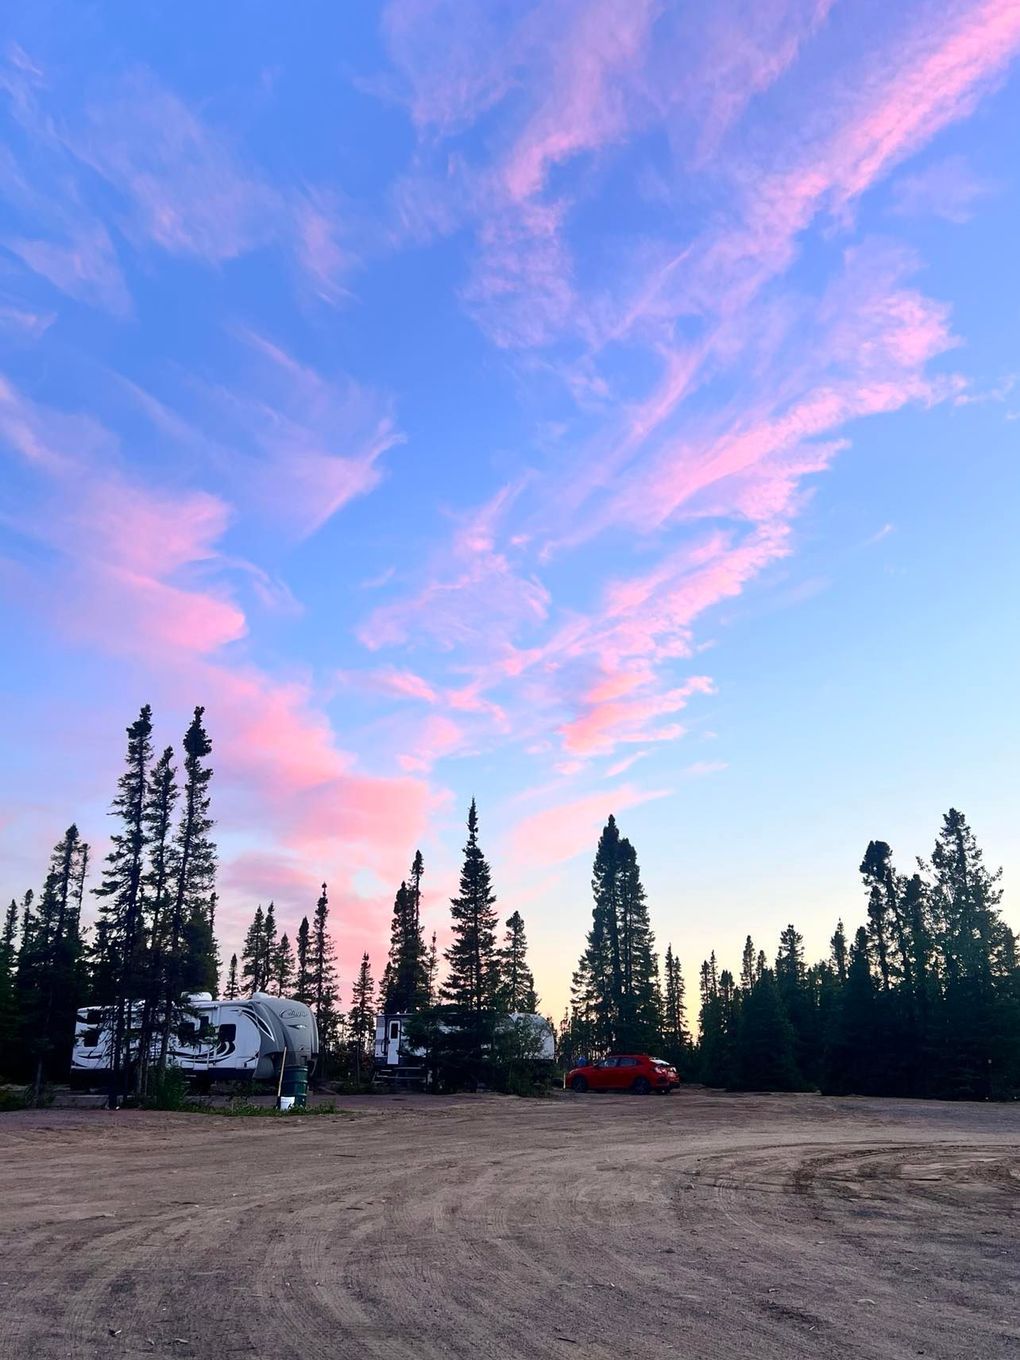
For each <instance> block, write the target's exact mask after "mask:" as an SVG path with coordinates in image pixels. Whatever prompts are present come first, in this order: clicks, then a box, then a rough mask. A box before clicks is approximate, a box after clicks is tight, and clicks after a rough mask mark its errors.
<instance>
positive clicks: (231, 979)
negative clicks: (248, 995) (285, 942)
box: [223, 935, 287, 1001]
mask: <svg viewBox="0 0 1020 1360" xmlns="http://www.w3.org/2000/svg"><path fill="white" fill-rule="evenodd" d="M283 938H284V939H286V938H287V937H286V935H285V936H284V937H283ZM223 995H224V996H225V997H226V999H227V1000H228V1001H236V1000H237V998H238V997H239V996H240V995H241V989H240V986H239V985H238V981H237V955H236V954H231V956H230V968H229V970H228V972H227V985H226V987H224V989H223Z"/></svg>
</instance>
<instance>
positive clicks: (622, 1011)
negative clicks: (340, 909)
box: [0, 705, 1020, 1098]
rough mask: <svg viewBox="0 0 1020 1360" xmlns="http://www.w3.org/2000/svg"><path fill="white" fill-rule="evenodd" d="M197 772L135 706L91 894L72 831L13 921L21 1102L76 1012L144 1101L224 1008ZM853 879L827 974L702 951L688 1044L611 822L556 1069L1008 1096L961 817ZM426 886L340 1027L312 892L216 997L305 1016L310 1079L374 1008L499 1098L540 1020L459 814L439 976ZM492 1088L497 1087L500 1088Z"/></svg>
mask: <svg viewBox="0 0 1020 1360" xmlns="http://www.w3.org/2000/svg"><path fill="white" fill-rule="evenodd" d="M211 752H212V743H211V741H210V738H209V735H208V733H207V731H206V729H205V726H204V710H203V709H202V708H200V707H199V708H196V709H195V710H194V714H193V716H192V720H191V722H190V724H189V725H188V728H187V730H186V731H185V733H184V737H183V741H182V746H181V752H180V755H179V756H178V753H177V752H176V751H175V750H174V748H173V747H167V748H166V749H165V750H163V751H162V752H161V753H159V754H157V753H156V751H155V749H154V745H153V724H152V712H151V709H150V707H149V706H148V705H145V706H144V707H143V708H142V709H141V710H140V712H139V714H138V717H137V719H136V720H135V721H134V722H133V723H132V724H131V725H130V726H129V727H128V728H127V746H126V751H125V755H124V766H123V771H122V773H121V776H120V778H119V780H118V783H117V788H116V792H115V795H114V798H113V800H112V803H111V808H110V815H111V817H112V819H113V823H114V829H113V831H112V834H111V836H110V849H109V852H108V854H107V855H106V858H105V860H104V862H103V864H102V866H101V867H100V871H99V875H98V880H99V881H98V883H97V884H96V886H94V887H92V888H91V890H89V888H88V886H87V880H88V876H89V871H90V869H91V868H92V864H91V854H90V850H89V846H88V844H87V843H86V842H85V841H84V840H83V838H82V836H81V834H80V832H79V830H78V827H77V826H76V825H74V824H72V825H71V826H69V827H68V829H67V831H66V832H65V833H64V835H63V836H62V837H61V838H60V840H59V841H58V842H57V844H56V845H55V846H54V849H53V852H52V854H51V856H50V861H49V865H48V867H47V871H46V874H45V876H44V881H43V885H42V889H41V891H40V892H39V894H38V896H37V895H36V894H35V893H34V892H33V891H31V890H30V891H28V892H26V893H25V894H24V896H23V898H22V899H21V900H20V901H18V900H14V901H12V902H11V903H10V905H9V907H8V908H7V910H6V913H5V914H4V917H3V926H2V931H0V1072H3V1074H4V1075H6V1076H8V1077H11V1078H18V1079H21V1080H24V1081H28V1082H31V1084H32V1085H33V1087H34V1089H35V1092H36V1095H37V1096H38V1095H39V1093H40V1092H41V1090H42V1087H43V1084H44V1083H45V1081H47V1080H52V1079H58V1078H60V1077H62V1076H64V1075H65V1074H66V1072H67V1068H68V1062H69V1054H70V1049H71V1044H72V1038H73V1033H74V1025H75V1015H76V1011H77V1010H78V1009H79V1008H80V1007H82V1006H84V1005H86V1004H89V1005H96V1006H102V1007H106V1008H109V1013H110V1014H111V1015H112V1017H113V1026H112V1046H113V1067H114V1072H115V1074H116V1079H117V1082H118V1083H119V1086H120V1089H121V1090H122V1091H134V1092H143V1091H144V1090H145V1089H147V1087H148V1086H149V1085H150V1084H151V1082H152V1080H153V1079H154V1078H158V1075H159V1074H160V1073H161V1072H162V1071H163V1070H165V1068H166V1066H167V1064H168V1062H169V1061H170V1052H171V1047H172V1042H173V1039H174V1034H175V1027H177V1026H179V1025H180V1024H181V1023H182V1018H183V1016H184V1013H185V1011H186V1009H187V998H188V996H189V995H190V994H192V993H195V992H205V991H208V992H212V993H214V994H215V993H216V992H217V988H218V984H219V978H220V971H221V970H220V958H219V951H218V946H217V941H216V909H217V895H216V887H215V879H216V846H215V842H214V840H213V838H212V831H213V827H214V822H213V819H212V813H211V800H210V784H211V780H212V774H213V772H212V766H211V763H210V757H211ZM860 873H861V875H862V879H863V883H864V887H865V892H866V909H865V913H864V919H863V921H862V923H861V925H860V926H859V927H858V928H857V929H856V930H855V931H854V932H853V933H852V934H848V932H847V931H846V929H845V927H844V925H843V922H842V921H840V922H839V923H838V924H837V926H836V929H835V931H834V933H833V935H832V938H831V942H830V949H829V954H828V957H827V958H825V959H823V960H820V961H818V962H815V963H812V964H808V963H806V961H805V958H804V944H803V937H802V936H801V934H800V933H799V932H798V931H797V929H796V928H795V926H793V925H789V926H787V928H786V929H785V930H784V931H783V932H782V934H781V937H780V940H779V944H778V949H777V952H776V954H775V956H774V958H772V959H771V960H770V959H769V958H768V957H767V956H766V954H765V951H764V950H761V949H757V948H756V947H755V944H754V942H753V940H752V937H751V935H750V934H749V935H748V936H747V938H746V942H745V945H744V950H743V955H742V958H741V964H740V969H739V973H738V974H734V973H733V972H731V971H730V970H729V969H727V968H722V967H720V966H719V963H718V961H717V959H716V956H715V954H714V953H713V954H712V955H711V956H710V958H709V959H707V960H706V961H705V962H704V963H703V964H702V966H701V971H700V1008H699V1014H698V1026H697V1028H698V1034H697V1037H695V1036H694V1035H693V1034H692V1032H691V1028H690V1026H689V1024H688V1018H687V1000H686V986H685V980H684V975H683V971H682V969H681V965H680V960H679V958H678V956H677V955H676V954H675V952H674V950H673V947H672V945H671V944H670V945H667V948H666V951H665V954H664V956H663V957H662V959H661V960H660V957H659V953H658V951H657V949H656V943H655V936H654V933H653V930H652V926H651V920H650V913H649V906H648V900H647V895H646V892H645V889H644V886H643V883H642V878H641V870H640V866H639V864H638V858H637V853H636V851H635V848H634V846H633V845H632V844H631V842H630V841H629V840H628V839H627V838H626V837H624V836H623V835H621V833H620V830H619V828H618V826H617V824H616V820H615V818H614V817H612V816H611V817H609V819H608V821H607V822H606V825H605V827H604V829H603V831H602V833H601V836H600V838H599V842H598V845H597V848H596V852H595V858H594V863H593V867H592V879H591V887H592V896H593V905H592V914H591V924H590V927H589V930H588V933H587V937H586V940H585V944H584V948H583V950H582V953H581V956H580V959H579V961H578V965H577V968H576V970H575V971H574V974H573V978H572V986H571V1000H570V1005H569V1008H568V1011H567V1014H566V1015H565V1016H564V1018H563V1021H562V1023H561V1025H560V1027H559V1059H560V1062H561V1065H562V1066H564V1067H569V1066H570V1065H571V1064H572V1063H573V1062H574V1061H575V1060H576V1059H577V1058H578V1057H580V1056H581V1055H584V1056H588V1057H597V1056H600V1055H601V1054H604V1053H607V1052H610V1051H618V1052H650V1053H654V1054H658V1055H661V1056H663V1057H666V1058H668V1059H670V1060H671V1061H673V1062H674V1063H676V1064H677V1066H678V1067H679V1068H680V1069H681V1071H682V1072H683V1074H684V1075H685V1076H686V1077H688V1078H692V1079H697V1080H702V1081H704V1082H706V1083H708V1084H710V1085H716V1086H726V1087H731V1088H734V1089H766V1090H806V1089H820V1090H823V1091H828V1092H834V1093H844V1092H859V1093H863V1094H876V1095H913V1096H945V1097H973V1098H988V1097H992V1098H996V1097H1005V1096H1010V1095H1013V1094H1016V1093H1018V1092H1020V958H1018V949H1017V939H1016V936H1015V934H1014V933H1013V931H1012V930H1010V928H1009V927H1008V925H1007V924H1006V923H1005V921H1004V920H1003V918H1002V913H1001V906H1000V904H1001V898H1002V889H1001V871H995V872H992V871H990V870H988V869H987V868H986V866H985V864H984V861H983V856H982V852H981V850H980V848H979V847H978V845H977V842H976V840H975V837H974V834H973V832H972V830H971V828H970V827H969V825H968V823H967V821H966V819H965V817H964V816H963V814H962V813H960V812H958V811H956V810H955V809H951V810H950V811H949V812H948V813H947V814H946V815H945V817H944V818H943V823H942V826H941V828H940V830H939V833H938V836H937V839H936V843H935V847H934V850H933V851H932V854H931V857H930V858H929V859H928V860H918V861H917V865H916V869H915V870H914V871H913V872H911V873H901V872H899V871H898V870H897V869H896V867H895V865H894V863H893V858H892V852H891V850H890V847H889V846H888V845H887V844H886V843H885V842H884V841H872V842H871V843H870V844H869V845H868V847H867V849H866V851H865V854H864V857H863V859H862V861H861V865H860ZM424 875H425V864H424V860H423V858H422V855H421V852H420V851H416V852H415V854H414V857H413V860H412V863H411V866H410V870H409V873H408V875H407V877H406V878H405V879H404V880H403V881H402V882H401V883H400V885H399V887H398V889H397V891H396V894H395V897H394V902H393V911H392V917H391V923H390V938H389V948H388V953H387V958H386V963H385V966H384V970H383V973H382V977H381V979H380V980H379V982H378V984H377V983H376V982H375V980H374V978H373V973H372V965H371V960H370V957H369V955H368V954H367V953H366V954H364V955H363V956H362V958H361V960H360V965H359V966H358V968H357V969H356V971H355V974H354V978H353V981H352V985H351V997H350V1005H349V1007H348V1008H347V1009H346V1011H345V1010H344V1009H342V1007H341V1005H340V989H339V965H338V962H337V957H336V949H335V945H334V942H333V937H332V933H331V930H330V922H329V896H328V890H327V885H326V884H325V883H323V885H322V889H321V892H320V894H319V897H318V900H317V901H316V904H315V907H314V910H313V911H312V912H311V913H310V916H309V915H306V916H304V917H303V918H302V919H301V921H300V923H299V925H298V927H297V929H296V931H293V932H291V931H281V924H280V921H279V918H278V912H277V906H276V903H275V902H272V901H270V902H269V904H268V906H267V907H265V908H263V906H262V905H261V904H259V905H258V906H257V907H256V909H255V912H254V915H253V917H252V920H251V923H250V925H249V927H248V930H247V933H246V935H245V939H244V943H243V946H242V949H241V953H240V957H238V955H236V954H235V955H232V957H231V959H230V961H229V965H228V968H227V973H226V981H225V985H224V996H225V997H227V998H231V999H232V998H235V997H237V996H240V995H250V994H252V993H254V992H257V991H269V992H274V993H276V994H277V995H288V996H293V997H295V998H297V999H299V1000H302V1001H304V1002H306V1003H307V1004H308V1005H309V1006H310V1007H311V1008H312V1010H313V1011H314V1013H315V1016H316V1019H317V1022H318V1026H319V1033H320V1044H321V1051H322V1053H323V1070H324V1071H325V1072H327V1073H330V1072H331V1073H332V1074H340V1075H343V1074H348V1073H351V1074H353V1075H354V1077H355V1079H356V1080H360V1079H361V1077H362V1075H363V1074H365V1072H366V1071H367V1070H368V1069H369V1068H370V1066H371V1062H372V1043H373V1036H374V1029H375V1014H376V1010H377V1009H380V1010H382V1011H384V1012H385V1013H387V1014H390V1015H393V1014H403V1015H414V1016H415V1017H416V1019H415V1021H414V1022H413V1024H412V1029H411V1032H412V1034H416V1035H417V1041H418V1042H419V1043H420V1044H421V1045H422V1046H423V1048H424V1049H425V1050H426V1052H427V1054H428V1062H429V1064H430V1065H431V1066H432V1069H433V1072H434V1073H435V1074H437V1075H441V1077H442V1079H443V1080H445V1081H446V1083H447V1084H448V1085H454V1084H457V1083H458V1082H463V1083H465V1084H471V1083H473V1082H475V1081H478V1080H487V1081H488V1080H490V1079H492V1078H493V1063H494V1061H495V1058H494V1055H495V1054H496V1052H497V1049H499V1048H500V1045H502V1047H503V1050H505V1051H506V1050H507V1043H508V1041H507V1040H506V1038H505V1036H506V1034H507V1033H508V1032H509V1031H508V1030H507V1028H506V1026H505V1024H504V1023H503V1021H504V1020H505V1018H506V1017H507V1016H509V1015H511V1014H514V1013H518V1012H523V1013H527V1014H532V1013H534V1012H536V1011H537V1010H538V1006H539V1002H538V997H537V995H536V992H535V984H534V978H533V976H532V973H531V970H530V967H529V964H528V956H527V939H526V935H525V925H524V920H523V918H522V917H521V914H520V912H517V911H515V912H513V913H512V914H511V915H509V916H507V917H506V918H504V920H503V935H502V938H500V915H499V913H498V912H497V908H496V902H497V899H496V894H495V891H494V888H493V882H492V871H491V868H490V866H489V863H488V861H487V859H486V858H485V855H484V853H483V852H482V849H481V847H480V844H479V827H478V810H477V806H476V804H475V801H474V800H472V802H471V805H470V808H469V811H468V818H467V840H466V843H465V845H464V850H463V860H462V864H461V870H460V877H459V881H458V889H457V894H456V896H454V897H453V898H451V900H450V941H449V945H448V947H447V948H446V949H445V950H444V951H443V953H442V956H441V958H440V955H439V952H438V950H437V943H436V934H435V933H434V932H433V933H432V935H431V939H430V941H429V942H428V943H427V942H426V939H425V932H424V928H423V923H422V884H423V879H424ZM87 896H91V897H92V898H93V899H94V902H95V912H94V915H95V920H94V922H93V924H92V925H91V926H87V925H86V924H85V922H84V921H83V913H84V907H85V902H86V898H87ZM441 963H442V964H445V969H444V970H443V971H444V976H442V977H441V976H440V970H441ZM499 1035H502V1036H504V1037H503V1038H498V1036H499ZM511 1047H512V1045H511ZM526 1047H527V1045H526V1044H525V1046H524V1048H526ZM524 1048H519V1049H518V1050H515V1052H514V1053H513V1054H511V1055H510V1057H509V1058H507V1063H509V1065H510V1067H513V1065H514V1064H515V1063H516V1064H517V1066H518V1068H520V1069H521V1070H524V1069H526V1068H527V1067H528V1062H529V1059H528V1054H527V1053H526V1052H525V1051H524ZM504 1056H505V1053H504ZM504 1067H506V1064H504ZM505 1078H506V1071H505V1070H504V1071H503V1073H502V1076H498V1078H497V1079H498V1080H504V1079H505Z"/></svg>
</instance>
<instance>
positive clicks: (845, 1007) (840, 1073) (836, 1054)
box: [824, 926, 876, 1095]
mask: <svg viewBox="0 0 1020 1360" xmlns="http://www.w3.org/2000/svg"><path fill="white" fill-rule="evenodd" d="M875 1021H876V1008H875V986H874V982H873V980H872V976H871V963H870V941H869V938H868V932H867V930H865V928H864V927H863V926H861V927H860V929H859V930H858V931H857V934H856V935H855V937H854V942H853V944H852V945H851V947H850V951H849V964H848V967H847V976H846V985H845V986H844V987H843V988H842V992H841V995H840V998H839V1005H838V1009H837V1013H836V1016H835V1022H834V1025H833V1030H832V1033H831V1036H830V1039H829V1044H828V1049H827V1052H826V1057H825V1065H826V1078H825V1083H824V1089H826V1090H828V1091H831V1092H834V1093H835V1094H838V1095H845V1094H857V1095H869V1094H871V1093H872V1091H873V1090H874V1089H875V1085H876V1081H875V1077H876V1073H875V1057H876V1048H875V1028H876V1026H875Z"/></svg>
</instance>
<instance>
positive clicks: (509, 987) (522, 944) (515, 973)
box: [499, 911, 538, 1015]
mask: <svg viewBox="0 0 1020 1360" xmlns="http://www.w3.org/2000/svg"><path fill="white" fill-rule="evenodd" d="M499 959H500V973H501V976H502V979H503V989H502V993H501V998H500V999H501V1004H502V1007H503V1009H504V1010H506V1011H509V1012H510V1013H511V1014H513V1013H515V1012H522V1013H525V1014H527V1015H534V1014H535V1012H536V1011H537V1010H538V997H537V996H536V994H535V979H534V978H533V977H532V975H531V969H530V968H529V967H528V941H527V938H526V937H525V934H524V918H523V917H522V916H521V913H520V912H519V911H515V912H514V914H513V915H512V916H510V917H508V918H507V921H506V936H505V939H504V941H503V948H502V949H501V950H500V954H499Z"/></svg>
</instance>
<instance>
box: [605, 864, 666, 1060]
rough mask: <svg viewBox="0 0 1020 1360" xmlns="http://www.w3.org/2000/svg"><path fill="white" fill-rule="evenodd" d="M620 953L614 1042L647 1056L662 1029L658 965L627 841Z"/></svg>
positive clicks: (622, 873)
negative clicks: (616, 1026)
mask: <svg viewBox="0 0 1020 1360" xmlns="http://www.w3.org/2000/svg"><path fill="white" fill-rule="evenodd" d="M617 884H618V901H619V918H618V924H617V938H618V940H619V953H620V993H619V996H618V998H617V1004H616V1010H617V1014H618V1016H619V1021H618V1029H617V1034H616V1042H617V1044H618V1045H619V1046H620V1047H621V1048H623V1049H629V1050H633V1051H637V1052H647V1051H648V1050H649V1049H651V1048H653V1047H654V1045H655V1040H656V1038H657V1037H658V1034H659V1031H660V1029H661V1027H662V1017H661V1013H660V1011H661V1004H660V996H659V981H658V974H659V968H658V961H657V959H656V956H655V938H654V936H653V935H652V928H651V923H650V921H649V919H648V902H647V899H646V897H645V890H644V888H643V886H642V884H641V870H640V869H639V868H638V862H637V855H636V853H635V851H634V847H633V845H631V843H630V841H629V840H627V839H626V838H623V839H621V840H620V842H619V847H618V878H617Z"/></svg>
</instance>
